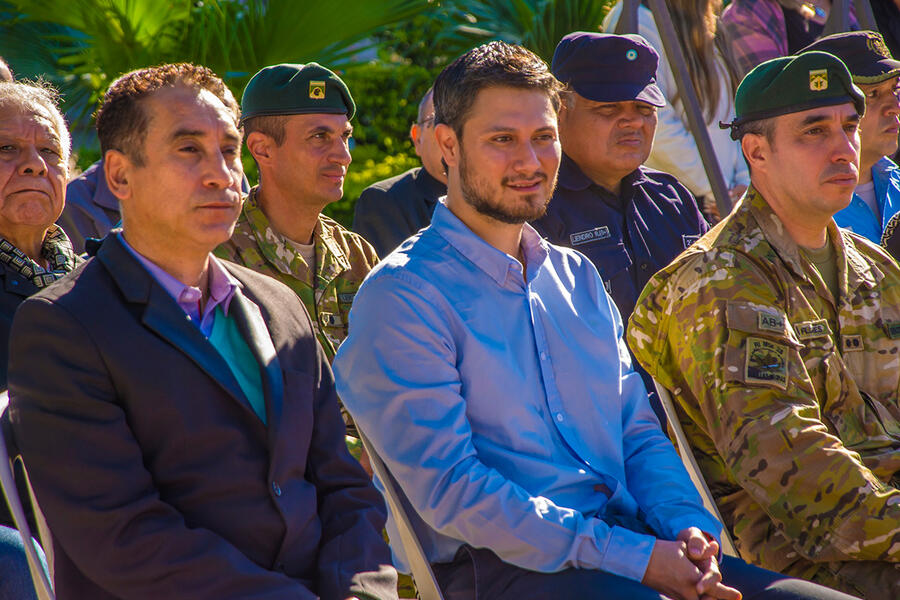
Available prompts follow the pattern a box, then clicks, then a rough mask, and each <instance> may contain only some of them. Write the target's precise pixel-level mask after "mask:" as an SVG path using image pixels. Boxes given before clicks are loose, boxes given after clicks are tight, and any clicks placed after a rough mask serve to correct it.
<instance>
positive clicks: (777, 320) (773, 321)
mask: <svg viewBox="0 0 900 600" xmlns="http://www.w3.org/2000/svg"><path fill="white" fill-rule="evenodd" d="M757 327H758V328H759V330H760V331H774V332H776V333H783V332H784V319H783V318H782V317H779V316H777V315H773V314H769V313H767V312H759V313H757Z"/></svg>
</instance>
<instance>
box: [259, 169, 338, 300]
mask: <svg viewBox="0 0 900 600" xmlns="http://www.w3.org/2000/svg"><path fill="white" fill-rule="evenodd" d="M242 216H243V218H244V219H245V220H246V222H247V224H248V225H249V226H250V228H251V229H252V230H253V234H254V236H255V237H256V243H257V244H258V245H259V248H260V250H261V251H262V253H263V255H264V256H265V257H266V258H267V259H268V260H269V262H270V263H272V265H273V266H274V267H275V268H276V269H278V270H279V271H281V272H282V273H284V274H285V275H291V276H295V277H300V278H301V279H305V280H309V281H308V282H309V283H313V281H312V278H311V277H308V276H307V275H308V273H309V270H310V268H311V267H312V268H314V269H315V273H316V278H317V280H320V281H330V280H331V279H332V278H334V276H336V275H337V274H340V273H342V272H344V271H348V270H350V268H351V265H350V261H349V259H348V258H347V257H346V256H345V253H344V251H343V250H342V249H341V247H340V246H339V245H338V243H337V242H336V241H335V239H334V234H333V227H332V225H331V224H329V223H328V222H326V221H325V220H324V219H323V218H322V215H319V218H318V220H317V221H316V227H315V229H314V230H313V243H314V244H315V247H316V264H315V265H307V264H306V261H304V260H303V257H302V256H301V255H300V250H299V249H298V248H295V247H294V244H292V243H291V241H290V240H289V239H288V238H286V237H284V236H283V235H281V234H280V233H278V232H277V231H275V230H274V229H273V228H272V225H271V223H270V222H269V218H268V217H267V216H266V215H265V213H264V212H263V210H262V208H261V207H260V206H259V186H256V187H254V188H253V189H251V190H250V194H249V195H248V196H247V199H246V200H245V201H244V208H243V215H242ZM301 266H302V267H305V268H301Z"/></svg>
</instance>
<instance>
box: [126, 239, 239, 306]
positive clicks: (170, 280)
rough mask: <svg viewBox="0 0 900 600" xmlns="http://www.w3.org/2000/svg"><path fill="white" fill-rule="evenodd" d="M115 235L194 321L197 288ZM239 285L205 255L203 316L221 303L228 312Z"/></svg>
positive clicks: (197, 301) (215, 259) (198, 301)
mask: <svg viewBox="0 0 900 600" xmlns="http://www.w3.org/2000/svg"><path fill="white" fill-rule="evenodd" d="M117 235H118V236H119V240H120V241H121V242H122V245H123V246H125V248H126V249H127V250H128V251H129V252H131V254H132V255H133V256H134V257H135V258H136V259H137V260H138V262H139V263H141V265H143V267H144V268H145V269H147V271H148V272H149V273H150V275H151V276H152V277H153V279H155V280H156V282H157V283H159V284H160V285H161V286H162V287H163V289H164V290H166V292H168V294H169V295H170V296H172V298H174V299H175V301H176V302H178V305H179V306H180V307H181V308H182V309H183V310H184V311H185V313H187V314H188V315H189V316H190V317H191V318H192V319H195V320H196V321H197V322H198V323H199V322H200V321H201V314H200V298H201V293H200V289H199V288H197V287H194V286H190V285H185V284H184V283H182V282H181V281H179V280H178V279H176V278H175V277H173V276H172V275H171V274H170V273H169V272H168V271H165V270H164V269H162V268H161V267H160V266H159V265H157V264H156V263H154V262H152V261H151V260H150V259H148V258H146V257H145V256H143V255H142V254H140V253H139V252H138V251H137V250H135V249H134V248H132V247H131V245H130V244H129V243H128V242H127V241H126V240H125V236H123V235H122V234H121V232H120V233H119V234H117ZM240 287H241V282H240V281H238V280H237V279H235V278H234V276H232V275H231V273H229V272H228V271H226V270H225V267H223V266H222V263H220V262H219V260H218V259H217V258H216V257H215V256H213V255H212V254H210V255H209V300H208V301H207V303H206V306H205V307H204V309H203V316H205V315H207V314H209V313H211V312H212V311H213V310H215V308H216V306H219V305H221V306H222V312H224V313H225V314H226V315H227V314H228V307H229V306H230V304H231V299H232V298H233V297H234V293H235V291H236V290H237V289H238V288H240Z"/></svg>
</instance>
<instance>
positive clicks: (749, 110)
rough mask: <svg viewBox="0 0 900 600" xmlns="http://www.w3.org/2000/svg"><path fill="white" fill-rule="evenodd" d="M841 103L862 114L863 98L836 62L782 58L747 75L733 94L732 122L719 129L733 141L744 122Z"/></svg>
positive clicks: (821, 55) (814, 56) (820, 56)
mask: <svg viewBox="0 0 900 600" xmlns="http://www.w3.org/2000/svg"><path fill="white" fill-rule="evenodd" d="M845 102H851V103H853V105H854V106H855V107H856V112H858V113H859V114H860V115H862V114H864V113H865V112H866V99H865V96H864V95H863V93H862V90H860V89H859V88H858V87H856V86H855V85H853V81H852V79H851V78H850V72H849V71H848V70H847V67H846V65H844V63H842V62H841V60H840V59H839V58H837V57H836V56H834V55H831V54H828V53H827V52H806V53H804V54H801V55H799V56H782V57H781V58H773V59H772V60H769V61H766V62H764V63H762V64H761V65H758V66H756V67H755V68H754V69H753V70H752V71H750V72H749V73H747V75H746V77H744V79H743V81H741V84H740V85H739V86H738V89H737V93H736V94H735V98H734V111H735V119H734V121H732V122H731V123H730V124H725V123H723V124H722V126H723V127H725V128H727V127H731V136H732V137H733V138H735V139H737V137H736V134H737V133H738V130H739V126H740V125H742V124H743V123H746V122H748V121H756V120H758V119H768V118H771V117H777V116H779V115H785V114H788V113H795V112H801V111H804V110H809V109H811V108H818V107H821V106H834V105H836V104H844V103H845Z"/></svg>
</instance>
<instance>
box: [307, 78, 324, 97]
mask: <svg viewBox="0 0 900 600" xmlns="http://www.w3.org/2000/svg"><path fill="white" fill-rule="evenodd" d="M309 97H310V98H312V99H313V100H324V99H325V82H324V81H310V82H309Z"/></svg>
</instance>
